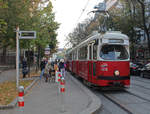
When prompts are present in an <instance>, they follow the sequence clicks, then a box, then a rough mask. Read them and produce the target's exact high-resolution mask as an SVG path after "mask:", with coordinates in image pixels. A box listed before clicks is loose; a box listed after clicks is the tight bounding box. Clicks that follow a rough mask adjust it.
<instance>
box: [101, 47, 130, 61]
mask: <svg viewBox="0 0 150 114" xmlns="http://www.w3.org/2000/svg"><path fill="white" fill-rule="evenodd" d="M100 57H101V58H102V59H104V60H127V59H128V58H129V54H128V52H127V49H126V48H125V46H123V45H103V46H102V48H101V50H100Z"/></svg>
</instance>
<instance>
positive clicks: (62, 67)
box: [59, 59, 65, 77]
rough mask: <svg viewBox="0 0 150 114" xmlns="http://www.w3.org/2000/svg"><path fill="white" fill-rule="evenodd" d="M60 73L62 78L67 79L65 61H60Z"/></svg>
mask: <svg viewBox="0 0 150 114" xmlns="http://www.w3.org/2000/svg"><path fill="white" fill-rule="evenodd" d="M59 71H60V72H61V73H62V76H63V77H65V63H64V59H61V60H60V63H59Z"/></svg>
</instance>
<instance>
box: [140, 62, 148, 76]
mask: <svg viewBox="0 0 150 114" xmlns="http://www.w3.org/2000/svg"><path fill="white" fill-rule="evenodd" d="M140 76H141V77H150V63H147V64H145V65H144V66H143V67H142V68H141V69H140Z"/></svg>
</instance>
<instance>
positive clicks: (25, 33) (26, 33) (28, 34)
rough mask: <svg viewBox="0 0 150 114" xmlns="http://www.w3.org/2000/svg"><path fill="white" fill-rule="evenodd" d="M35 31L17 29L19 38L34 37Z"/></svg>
mask: <svg viewBox="0 0 150 114" xmlns="http://www.w3.org/2000/svg"><path fill="white" fill-rule="evenodd" d="M35 38H36V31H19V39H35Z"/></svg>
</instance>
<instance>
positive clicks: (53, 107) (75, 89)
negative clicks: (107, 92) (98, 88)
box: [0, 73, 101, 114]
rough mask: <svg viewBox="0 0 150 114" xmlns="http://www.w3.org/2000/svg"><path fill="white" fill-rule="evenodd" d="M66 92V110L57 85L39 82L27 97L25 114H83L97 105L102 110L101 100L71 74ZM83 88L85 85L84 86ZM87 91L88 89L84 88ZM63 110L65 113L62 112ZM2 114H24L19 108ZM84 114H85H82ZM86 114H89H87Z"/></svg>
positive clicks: (67, 77) (1, 113) (67, 79)
mask: <svg viewBox="0 0 150 114" xmlns="http://www.w3.org/2000/svg"><path fill="white" fill-rule="evenodd" d="M65 79H66V85H65V86H66V92H65V98H64V101H65V102H64V108H63V107H62V103H61V96H60V93H59V92H58V86H57V84H56V83H53V82H51V83H45V82H44V80H42V81H41V82H40V81H39V82H38V83H37V84H36V85H35V86H34V87H33V88H32V90H31V91H30V92H29V93H28V94H27V95H26V96H25V98H24V99H25V107H24V112H23V114H81V112H86V111H85V110H87V108H91V105H93V103H96V102H97V104H95V105H97V108H100V106H101V103H100V100H99V99H97V97H96V96H94V99H96V100H95V101H96V102H95V101H94V100H93V98H91V96H90V95H89V94H91V93H90V92H88V93H87V92H85V91H84V90H83V88H81V85H82V84H81V85H78V84H77V83H76V81H77V80H76V79H74V78H73V77H72V76H71V75H70V74H69V73H66V77H65ZM75 80H76V81H75ZM82 86H83V85H82ZM84 89H87V88H84ZM62 109H64V110H65V111H64V112H62ZM0 114H22V113H21V112H20V111H18V108H15V109H11V110H6V111H2V110H0ZM82 114H83V113H82ZM84 114H88V113H87V112H86V113H84Z"/></svg>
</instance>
